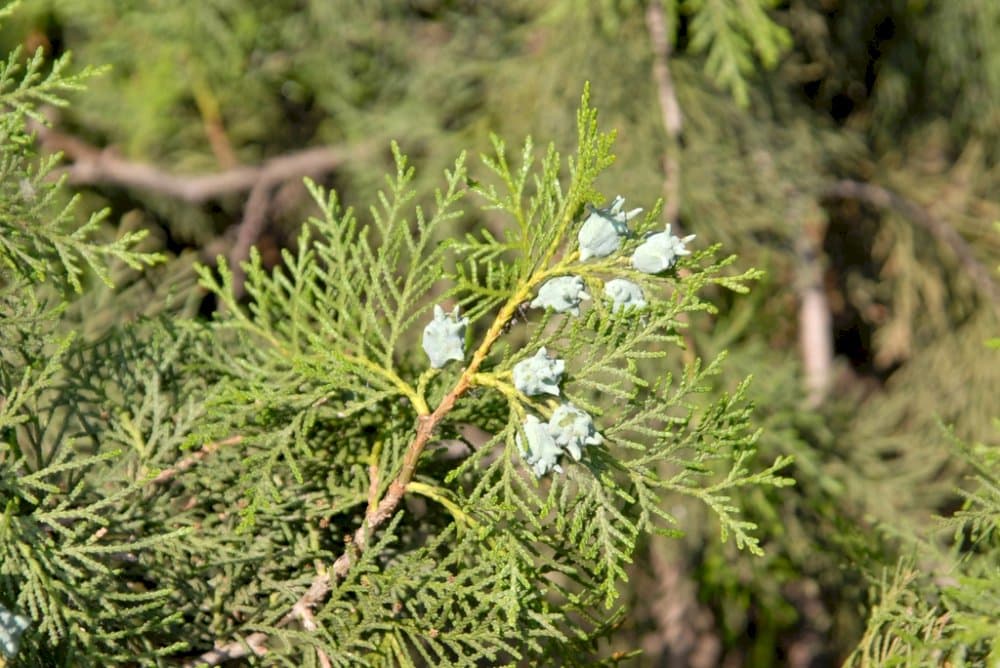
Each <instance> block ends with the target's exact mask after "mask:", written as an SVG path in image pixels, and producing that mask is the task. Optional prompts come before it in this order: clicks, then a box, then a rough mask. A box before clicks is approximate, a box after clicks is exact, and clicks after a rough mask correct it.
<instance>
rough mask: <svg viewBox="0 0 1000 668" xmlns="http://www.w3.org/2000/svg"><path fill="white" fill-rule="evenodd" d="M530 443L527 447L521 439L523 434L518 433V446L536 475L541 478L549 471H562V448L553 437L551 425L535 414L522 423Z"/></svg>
mask: <svg viewBox="0 0 1000 668" xmlns="http://www.w3.org/2000/svg"><path fill="white" fill-rule="evenodd" d="M521 428H522V429H523V430H524V435H525V437H526V438H527V441H528V445H527V447H525V445H524V442H523V441H522V440H521V435H520V434H518V435H517V447H518V449H520V450H521V454H522V455H523V456H524V461H525V462H527V463H528V465H529V466H531V470H532V471H534V473H535V476H536V477H538V478H541V477H542V476H543V475H545V474H546V473H548V472H549V471H556V472H557V473H562V467H561V466H559V455H561V454H562V448H560V447H559V446H558V445H557V444H556V441H555V438H553V435H552V430H551V429H549V425H547V424H546V423H544V422H542V421H541V420H539V419H538V418H537V417H535V416H534V415H529V416H528V417H527V419H525V421H524V423H523V424H522V425H521Z"/></svg>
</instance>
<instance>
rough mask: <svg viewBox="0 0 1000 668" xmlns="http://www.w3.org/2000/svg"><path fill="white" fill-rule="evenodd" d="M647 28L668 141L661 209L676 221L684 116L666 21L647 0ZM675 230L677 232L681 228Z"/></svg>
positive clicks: (659, 7) (660, 9)
mask: <svg viewBox="0 0 1000 668" xmlns="http://www.w3.org/2000/svg"><path fill="white" fill-rule="evenodd" d="M646 29H647V31H648V32H649V41H650V43H651V44H652V48H653V56H654V57H653V82H654V83H655V84H656V94H657V98H658V99H659V101H660V114H661V116H660V118H661V120H662V122H663V130H664V131H665V132H666V134H667V145H666V147H665V149H664V151H663V158H662V161H663V198H664V200H665V201H666V203H665V206H664V211H663V213H664V215H665V216H666V218H667V222H669V223H671V224H673V225H676V224H677V220H678V217H679V215H680V199H681V197H680V195H681V165H680V160H679V159H678V153H679V151H680V138H681V131H682V130H683V129H684V117H683V115H682V113H681V105H680V103H679V102H678V101H677V93H676V91H675V90H674V82H673V78H672V77H671V76H670V66H669V64H668V63H669V60H670V54H671V52H672V45H671V44H670V36H669V35H668V34H667V21H666V17H665V16H664V14H663V5H662V4H661V3H659V2H651V3H649V7H648V8H647V9H646ZM677 233H678V234H680V231H679V230H678V231H677Z"/></svg>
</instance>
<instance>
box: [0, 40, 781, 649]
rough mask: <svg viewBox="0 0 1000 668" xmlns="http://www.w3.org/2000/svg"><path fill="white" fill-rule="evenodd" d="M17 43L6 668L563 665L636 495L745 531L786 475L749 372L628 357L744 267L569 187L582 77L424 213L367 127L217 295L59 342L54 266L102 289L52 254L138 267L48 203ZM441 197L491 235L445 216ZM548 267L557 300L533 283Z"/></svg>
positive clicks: (659, 510) (611, 602)
mask: <svg viewBox="0 0 1000 668" xmlns="http://www.w3.org/2000/svg"><path fill="white" fill-rule="evenodd" d="M17 62H18V61H17V59H16V58H12V59H11V60H10V61H9V63H8V65H7V66H6V69H5V70H4V71H3V77H2V79H3V80H4V81H15V82H16V83H15V84H13V85H11V86H8V87H7V88H5V89H4V91H7V90H11V89H13V90H15V91H18V92H17V95H18V96H19V97H16V98H10V99H7V98H4V100H3V101H4V104H5V110H4V114H3V121H2V122H3V126H2V127H3V131H4V134H3V138H2V139H3V142H4V156H5V163H4V165H5V169H6V170H7V172H8V173H9V174H10V175H12V178H6V179H5V180H4V183H5V184H8V185H7V186H5V187H6V188H7V190H5V192H4V197H3V200H2V202H0V206H3V207H4V209H3V216H2V217H0V219H2V221H3V225H4V226H5V227H4V235H3V236H4V245H3V246H2V247H0V252H2V254H0V258H2V259H3V266H4V274H3V277H2V281H3V283H2V290H3V300H2V307H0V308H2V309H3V310H2V314H0V315H2V317H0V327H2V328H3V336H2V338H0V341H2V344H0V345H2V346H3V347H2V357H0V365H2V366H0V383H2V385H0V397H2V399H0V401H2V403H0V435H2V441H0V490H2V494H3V497H2V498H3V511H2V512H3V515H2V517H0V606H2V609H0V626H2V634H0V655H2V657H3V659H2V660H3V661H6V662H7V663H8V665H25V666H34V665H53V666H58V665H67V666H69V665H73V666H86V665H102V666H103V665H120V664H143V665H147V664H150V665H152V664H155V665H177V664H178V663H184V662H187V665H199V664H203V663H207V664H216V663H219V662H221V661H223V660H224V659H225V658H226V656H229V657H234V656H241V655H247V654H250V653H256V654H259V655H260V656H259V659H258V661H260V662H261V663H263V664H267V665H307V666H310V665H320V664H325V663H327V662H329V663H330V664H333V665H356V664H359V663H361V664H372V665H383V664H393V665H396V664H400V665H411V664H430V665H442V664H462V665H477V664H478V663H481V662H483V661H488V662H496V663H507V662H516V661H522V660H529V661H532V662H537V661H545V660H547V659H550V658H552V657H556V656H558V657H560V658H561V660H563V661H565V662H569V663H572V662H577V661H579V662H589V661H592V660H595V659H597V658H599V657H601V656H602V653H601V651H600V644H599V642H598V640H599V639H600V638H601V637H604V636H607V635H608V634H610V633H611V631H612V630H613V627H614V625H615V624H616V623H617V622H618V621H619V620H621V618H622V615H623V614H624V612H625V611H624V610H623V609H622V608H621V605H620V603H619V601H618V589H619V587H620V585H621V584H622V583H623V581H624V579H625V567H626V566H627V565H628V564H629V562H630V560H631V557H632V555H633V553H634V551H635V550H636V547H637V542H638V541H639V540H640V538H641V537H642V536H643V535H647V534H649V533H651V532H660V533H665V534H667V535H675V534H676V533H677V532H679V531H683V529H684V525H683V522H681V521H680V520H679V519H678V518H676V517H674V516H672V515H671V514H670V513H669V512H668V511H667V510H666V509H665V508H667V507H668V506H667V505H666V503H665V502H666V501H667V500H668V499H670V498H672V497H678V496H688V497H693V498H695V499H698V500H700V501H702V502H703V503H704V504H706V506H707V507H708V508H710V509H711V510H712V511H713V512H714V513H715V516H716V517H717V520H718V526H719V528H720V530H721V534H722V537H723V538H724V539H725V538H727V537H730V536H731V537H732V538H733V539H734V541H735V544H736V545H738V546H739V547H742V548H746V549H747V550H748V551H750V552H752V553H755V554H756V553H760V551H761V548H760V546H759V545H758V541H757V539H756V538H755V536H754V529H755V527H754V525H753V524H752V523H751V522H749V521H747V520H746V519H744V518H742V517H741V516H740V514H739V512H738V511H737V504H736V503H735V501H734V497H735V496H736V495H738V494H742V493H743V492H744V490H746V489H751V488H756V487H762V486H764V487H767V486H783V485H785V484H787V483H788V481H787V479H785V478H783V477H782V476H781V475H780V473H779V472H780V469H782V468H783V467H784V466H786V465H787V464H788V460H787V459H785V458H779V459H778V460H776V461H775V462H773V463H772V464H771V465H770V466H763V467H762V466H758V465H756V464H755V462H754V452H755V449H754V444H755V442H756V440H757V438H758V434H757V432H756V431H755V430H754V428H753V427H752V425H751V424H750V421H749V416H750V410H751V407H750V405H749V403H748V400H747V397H746V395H747V391H748V390H747V388H748V384H747V383H743V384H740V385H739V386H738V387H737V388H735V390H734V391H733V392H732V393H729V394H721V395H718V396H715V397H711V398H709V397H706V396H705V394H706V392H708V391H709V389H710V388H711V387H712V379H713V378H715V377H717V375H718V373H719V370H720V365H721V364H722V363H723V359H722V357H721V356H720V357H719V358H717V359H713V360H709V361H707V362H696V363H694V364H692V365H690V366H688V367H686V369H685V370H684V372H683V373H682V374H678V375H672V374H666V373H663V372H662V371H658V362H657V361H658V360H661V359H662V358H665V357H671V356H678V355H679V354H680V352H681V349H682V347H683V342H684V339H683V333H684V327H685V323H686V322H687V319H689V318H699V317H705V316H706V314H708V313H709V312H711V311H712V306H711V305H710V303H709V302H707V301H705V300H703V299H702V298H701V297H700V296H699V293H700V292H701V291H703V290H704V289H706V288H708V287H709V286H714V287H715V288H723V289H730V290H734V291H737V292H743V291H745V289H746V287H745V286H746V284H747V283H748V282H750V281H752V280H753V279H755V278H757V277H758V272H756V271H752V270H751V271H747V272H744V273H742V274H738V275H733V272H732V271H731V270H730V267H731V265H732V262H733V259H732V258H731V257H729V258H723V259H718V257H717V256H718V253H719V247H718V245H711V244H706V243H703V242H702V240H701V239H692V238H691V237H686V238H684V239H680V238H677V237H674V236H672V235H671V234H670V231H669V229H665V226H664V224H663V222H661V220H660V219H659V216H658V213H659V207H658V206H654V207H652V208H651V210H650V211H649V212H648V214H647V215H646V216H644V217H642V218H641V219H640V218H639V217H638V214H639V212H638V211H636V210H634V209H633V210H631V211H628V212H627V213H626V212H622V210H621V209H622V202H621V200H615V202H614V203H613V204H612V206H610V207H606V208H600V207H601V206H602V204H603V203H604V202H605V200H606V199H608V198H607V197H606V195H605V194H604V192H603V190H601V189H598V187H597V185H596V180H597V178H598V176H599V175H600V174H601V172H602V171H603V170H604V169H605V168H606V167H608V166H609V165H610V164H611V162H612V160H613V156H612V154H611V147H612V135H611V134H609V133H606V132H602V131H600V130H599V129H598V125H597V114H596V112H595V111H594V110H593V109H591V108H590V106H589V103H588V96H587V95H586V94H585V95H584V97H583V101H582V103H581V107H580V109H579V111H578V117H577V129H578V133H577V134H578V137H577V138H578V146H577V149H576V152H575V154H574V155H573V156H572V157H570V158H568V159H567V160H563V158H562V156H561V155H560V154H559V153H558V152H557V151H556V149H555V148H554V147H553V146H549V147H548V148H547V149H546V150H545V151H541V152H538V151H536V149H535V148H534V145H533V144H532V142H531V141H527V142H526V143H525V144H524V146H523V149H522V150H521V151H520V153H519V155H518V157H517V158H516V159H514V158H512V157H511V156H509V155H508V151H507V148H506V145H505V143H504V142H503V141H501V140H500V139H494V141H493V152H492V154H491V155H488V156H484V157H483V160H482V163H483V165H484V167H483V168H481V169H479V170H478V171H476V173H475V175H473V174H471V173H470V171H469V169H468V168H467V167H466V160H465V158H464V156H462V157H460V158H459V159H458V160H457V161H456V162H455V164H454V167H453V168H452V169H450V170H448V171H447V173H446V174H445V179H444V183H443V185H442V187H441V189H440V190H439V191H438V192H437V193H436V196H435V201H434V204H433V206H431V207H423V206H420V205H417V204H416V202H415V201H414V191H413V189H412V187H411V182H412V179H413V176H414V171H413V169H412V168H410V167H409V166H408V164H407V160H406V158H405V157H404V156H403V155H402V154H401V153H400V152H399V150H398V149H395V148H394V155H395V160H396V166H397V169H396V173H395V174H394V175H392V176H391V177H389V178H388V179H387V182H386V187H385V189H384V190H383V191H382V192H380V193H379V194H378V196H377V197H376V199H375V202H376V203H375V205H373V206H372V207H371V208H370V209H369V210H368V211H366V212H364V213H361V214H357V213H355V212H354V211H353V210H352V209H350V208H344V207H342V206H341V205H340V203H339V200H338V198H337V196H336V194H335V193H333V192H329V191H327V190H325V189H323V188H321V187H320V186H317V185H315V184H312V183H309V190H310V192H311V194H312V195H313V198H314V200H315V203H316V205H317V207H318V209H319V215H318V216H317V217H315V218H313V219H311V220H310V221H308V223H307V224H305V225H304V226H303V228H302V232H301V234H300V236H299V239H298V243H297V245H296V248H295V250H294V251H286V252H285V254H284V258H283V259H284V262H283V264H282V266H281V267H279V268H277V269H274V270H267V269H265V268H264V266H263V263H262V261H261V259H260V257H259V255H257V254H254V255H253V256H252V258H251V260H250V262H249V263H248V265H247V266H246V270H247V279H246V294H247V295H248V298H247V299H246V300H243V301H241V300H238V299H237V298H236V297H235V296H234V293H233V289H232V282H231V270H230V268H229V267H228V266H227V265H226V264H225V262H221V261H220V263H219V264H218V266H217V267H214V268H209V267H203V268H201V269H200V276H201V282H202V285H203V286H204V287H205V288H206V289H207V290H208V291H210V292H211V293H212V294H213V295H214V297H215V299H216V301H217V304H218V307H219V308H218V310H217V314H216V317H215V318H213V319H212V320H211V321H210V322H205V321H199V320H194V319H177V318H174V319H173V320H170V319H166V318H159V319H147V320H137V321H135V322H132V323H123V324H120V325H118V326H116V327H113V328H111V329H110V330H109V331H108V332H106V333H104V334H103V335H102V336H101V337H100V338H99V339H97V340H81V339H80V337H72V336H69V335H67V334H66V332H67V330H68V329H70V328H72V326H73V325H72V321H68V320H67V318H66V316H65V315H64V312H68V310H67V306H68V305H69V303H70V302H71V301H72V300H73V299H75V297H74V293H73V292H72V291H68V290H66V287H67V286H68V287H71V288H73V289H75V290H97V289H101V288H100V286H99V285H97V284H94V285H92V284H91V282H90V280H89V277H90V275H91V274H87V273H85V272H84V271H83V269H82V268H81V267H82V266H83V265H82V264H81V261H80V259H81V258H82V259H83V261H85V264H86V266H88V267H90V268H91V269H92V270H93V274H94V275H96V276H98V277H110V276H112V275H114V271H113V270H114V268H115V267H117V266H118V265H119V264H120V263H122V262H124V263H126V264H128V265H131V266H141V265H143V264H150V263H154V262H156V261H157V260H158V259H159V258H158V256H155V255H149V254H144V253H141V252H139V251H137V250H134V248H133V247H134V246H135V244H136V243H137V242H138V241H139V235H127V236H124V237H122V238H120V239H119V240H117V241H112V242H110V243H104V244H101V243H97V242H95V241H93V240H92V238H91V236H90V235H91V234H92V233H96V232H98V231H99V230H98V228H99V227H100V226H101V221H100V220H99V218H94V219H91V220H90V221H89V222H84V223H83V224H82V225H80V224H78V222H77V219H76V217H75V214H73V211H74V209H73V208H72V207H70V208H67V207H66V205H65V202H64V201H63V199H64V196H63V191H62V188H61V186H60V185H59V184H58V183H53V182H51V181H50V180H47V179H46V178H45V176H46V174H47V172H48V169H49V166H50V165H48V164H47V163H44V162H42V163H40V162H39V159H38V158H37V157H36V156H35V155H34V154H33V149H32V145H31V142H30V137H29V135H28V133H27V131H26V122H27V118H28V117H29V116H31V115H32V114H33V110H34V108H35V107H34V105H35V104H36V103H37V102H38V101H41V100H43V99H44V100H45V101H53V100H55V99H56V98H55V97H54V96H55V95H56V94H57V93H58V91H59V90H62V89H63V88H65V87H66V86H70V85H75V84H76V79H72V78H68V77H65V76H64V75H63V74H62V72H61V69H60V68H58V67H57V68H54V69H53V70H52V73H51V74H50V75H49V76H48V78H40V77H39V76H38V74H37V72H38V71H39V70H38V69H37V65H29V68H28V70H27V72H26V73H24V74H22V75H21V76H20V78H18V75H17V72H16V69H15V68H16V67H17ZM32 68H34V69H32ZM42 96H47V97H44V98H43V97H42ZM39 120H40V119H39ZM11 182H13V183H15V184H18V185H17V186H15V187H14V188H13V189H11V187H10V186H9V184H10V183H11ZM613 188H614V189H615V190H616V191H617V190H622V189H624V188H622V187H621V186H617V187H614V186H613ZM70 204H72V203H70ZM474 206H478V207H479V208H481V209H483V210H485V211H487V212H490V217H489V218H488V220H490V221H491V225H490V227H488V228H487V227H485V226H484V227H482V228H481V229H480V230H478V231H477V232H475V233H469V234H465V235H459V234H458V233H457V232H456V230H457V229H459V228H458V223H460V222H462V221H463V220H464V216H465V215H466V214H465V211H466V210H468V209H469V208H471V207H474ZM594 216H597V218H598V219H599V218H601V217H605V218H607V219H608V220H609V222H610V223H613V229H614V234H615V235H617V236H619V237H620V238H617V239H614V240H611V239H610V238H609V237H608V234H609V232H608V230H607V229H603V231H602V229H601V228H602V226H601V224H600V220H596V219H595V218H594ZM594 220H596V222H593V223H591V224H590V226H589V228H588V230H589V231H588V232H587V233H586V234H583V235H581V232H582V227H583V225H584V221H594ZM22 227H23V228H24V229H23V230H22V229H21V228H22ZM595 228H596V229H597V232H594V230H595ZM8 230H10V231H9V232H8ZM595 235H596V236H595ZM602 235H603V236H602ZM595 238H598V239H601V240H602V241H601V243H600V244H596V245H595V243H596V242H595V241H594V239H595ZM612 241H613V243H612ZM581 244H583V245H584V246H586V248H587V255H586V257H587V259H586V260H584V259H581V258H582V257H583V256H582V255H581V246H580V245H581ZM559 279H569V283H571V284H572V285H573V286H574V290H575V291H574V292H573V295H572V299H570V301H574V300H575V301H574V303H573V305H572V308H570V307H566V308H562V307H561V306H560V305H559V304H561V302H559V301H558V300H557V299H556V296H554V294H555V293H553V294H549V292H552V289H550V291H549V292H546V293H543V290H545V289H546V286H547V285H550V284H551V283H552V282H553V281H559ZM554 285H556V286H559V285H561V283H559V282H557V283H555V284H554ZM555 292H558V293H559V295H562V296H561V297H560V298H563V299H566V296H565V294H563V293H561V292H559V291H558V290H556V291H555ZM428 332H430V333H429V334H428ZM422 335H423V336H422ZM422 341H423V344H424V345H421V342H422ZM428 341H429V342H430V344H429V345H428ZM442 342H443V343H444V344H446V345H445V346H444V347H442V345H441V344H442ZM539 352H541V355H539ZM428 353H430V357H429V356H428ZM531 360H535V361H536V362H537V364H539V365H541V366H539V367H538V368H540V369H542V370H544V371H549V372H551V373H550V375H549V376H548V377H547V379H542V380H541V381H539V378H538V373H539V372H538V370H537V369H536V370H535V371H532V369H535V367H532V366H531V365H529V366H527V367H525V366H520V367H519V365H524V364H525V363H526V362H529V361H531ZM556 360H558V361H559V364H558V365H557V364H556ZM556 367H558V373H555V368H556ZM525 369H527V370H528V371H527V372H526V371H525ZM531 381H538V382H540V383H541V384H540V385H539V386H540V387H544V388H546V390H545V391H543V392H539V393H534V392H529V391H528V390H527V389H526V388H528V387H531V384H530V382H531ZM538 439H543V440H544V439H550V441H551V444H550V445H549V447H550V448H553V450H551V451H546V452H542V451H540V450H539V449H538V447H537V446H538V443H540V441H539V440H538ZM550 441H549V440H545V443H546V444H549V443H550ZM539 463H543V464H545V465H542V466H540V465H539ZM215 646H220V647H222V649H220V650H218V651H217V652H215V653H213V652H212V651H211V650H212V648H213V647H215ZM605 658H609V659H610V658H613V657H605Z"/></svg>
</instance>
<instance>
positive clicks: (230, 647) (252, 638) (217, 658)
mask: <svg viewBox="0 0 1000 668" xmlns="http://www.w3.org/2000/svg"><path fill="white" fill-rule="evenodd" d="M266 641H267V634H266V633H251V634H250V635H248V636H247V637H246V638H244V639H243V640H239V641H236V642H231V643H228V644H226V645H222V646H221V647H216V648H215V649H211V650H209V651H207V652H205V653H204V654H202V655H200V656H198V657H196V658H194V659H191V660H190V661H187V662H185V663H184V668H196V667H197V666H206V665H207V666H218V665H220V664H223V663H225V662H226V661H233V660H235V659H242V658H243V657H245V656H249V655H250V654H255V655H256V656H263V655H264V654H267V647H265V646H264V643H265V642H266Z"/></svg>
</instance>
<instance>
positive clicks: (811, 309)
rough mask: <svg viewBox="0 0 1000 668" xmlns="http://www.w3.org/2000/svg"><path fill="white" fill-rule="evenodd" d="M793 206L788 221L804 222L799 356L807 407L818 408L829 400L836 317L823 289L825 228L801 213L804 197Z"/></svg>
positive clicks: (799, 272)
mask: <svg viewBox="0 0 1000 668" xmlns="http://www.w3.org/2000/svg"><path fill="white" fill-rule="evenodd" d="M791 202H792V210H791V211H790V213H789V218H790V219H792V220H797V219H802V218H805V220H803V223H802V225H801V228H800V230H799V236H798V239H796V242H795V251H796V255H797V256H798V264H797V267H796V281H795V291H796V293H797V295H798V301H799V352H800V354H801V355H802V369H803V373H804V374H805V390H806V403H807V405H808V406H809V407H810V408H817V407H819V406H820V405H821V404H822V403H823V402H824V401H825V400H826V397H827V393H828V392H829V389H830V383H831V380H832V378H833V315H832V314H831V312H830V303H829V300H828V299H827V296H826V290H825V289H824V287H823V269H824V262H823V256H822V252H823V251H822V246H823V235H824V226H823V224H822V222H820V221H819V220H818V219H817V218H812V219H810V217H808V216H807V215H806V214H805V212H804V211H802V208H803V207H802V206H801V205H802V203H803V202H804V199H803V197H802V195H799V194H795V195H793V196H792V198H791Z"/></svg>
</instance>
